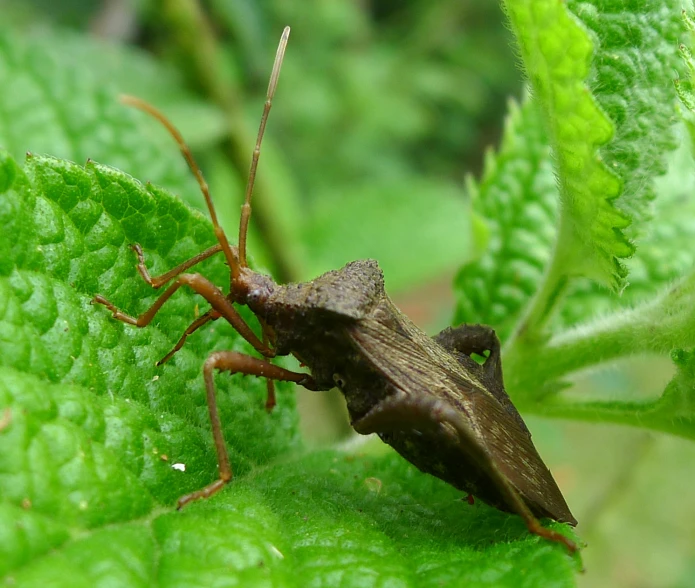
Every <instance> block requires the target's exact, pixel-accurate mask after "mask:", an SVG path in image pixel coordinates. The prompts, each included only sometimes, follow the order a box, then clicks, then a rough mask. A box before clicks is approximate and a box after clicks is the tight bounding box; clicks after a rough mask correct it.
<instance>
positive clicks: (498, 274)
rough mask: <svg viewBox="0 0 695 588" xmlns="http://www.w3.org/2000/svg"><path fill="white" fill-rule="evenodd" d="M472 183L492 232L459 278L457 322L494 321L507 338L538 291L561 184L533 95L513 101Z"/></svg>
mask: <svg viewBox="0 0 695 588" xmlns="http://www.w3.org/2000/svg"><path fill="white" fill-rule="evenodd" d="M467 186H468V193H469V195H470V198H471V201H472V207H473V210H474V211H475V213H477V214H479V215H480V216H482V217H483V218H484V219H485V221H486V222H487V225H488V229H489V237H488V243H487V246H486V248H485V250H484V251H483V253H482V254H481V256H480V258H479V259H476V260H475V261H473V262H472V263H470V264H468V265H465V266H463V268H462V269H461V271H460V272H459V274H458V275H457V277H456V281H455V289H456V303H457V305H456V312H455V316H454V324H459V323H477V322H480V323H485V324H489V325H494V326H495V329H496V330H497V333H498V335H499V337H500V338H501V339H502V340H504V339H506V338H507V336H508V335H509V333H510V331H511V330H512V328H513V327H514V325H515V324H516V322H517V321H518V319H519V315H520V313H521V311H522V309H523V308H524V306H525V305H526V303H527V302H528V300H529V299H530V298H531V296H532V295H533V293H534V292H535V290H536V288H537V286H538V283H539V282H540V280H541V277H542V275H543V269H544V267H545V265H546V263H547V261H548V259H549V258H550V253H551V249H552V243H553V240H554V239H555V236H556V230H555V224H554V222H553V221H554V219H555V217H556V215H557V210H556V209H557V200H558V190H557V186H556V185H555V179H554V177H553V171H552V160H551V155H550V148H549V147H548V142H547V137H546V133H545V129H544V127H543V121H542V118H541V113H540V112H539V110H538V108H537V105H536V104H535V103H534V102H533V101H531V100H525V101H524V104H523V105H522V106H520V107H519V106H517V105H516V103H514V102H510V103H509V114H508V116H507V120H506V123H505V127H504V135H503V138H502V144H501V147H500V150H499V152H498V153H497V154H494V153H493V152H492V151H490V152H488V154H487V157H486V159H485V170H484V172H483V177H482V178H481V180H480V183H479V184H478V185H476V183H475V182H474V181H473V180H472V179H470V178H469V181H468V183H467Z"/></svg>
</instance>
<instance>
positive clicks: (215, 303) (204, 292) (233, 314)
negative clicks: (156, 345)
mask: <svg viewBox="0 0 695 588" xmlns="http://www.w3.org/2000/svg"><path fill="white" fill-rule="evenodd" d="M181 286H188V287H189V288H191V289H193V290H194V291H195V292H197V293H198V294H200V295H201V296H202V297H203V298H205V300H207V301H208V302H209V303H210V305H211V306H212V308H213V310H215V311H216V312H217V313H219V315H220V317H222V318H224V319H225V320H226V321H227V322H228V323H229V324H230V325H232V327H234V329H235V330H236V331H237V332H238V333H239V334H240V335H241V336H242V337H243V338H244V339H246V340H247V341H248V342H249V343H250V344H251V345H252V346H253V348H254V349H255V350H256V351H258V352H259V353H260V354H261V355H264V356H265V357H274V356H275V351H274V350H273V349H271V348H270V347H268V346H267V345H264V344H263V342H262V341H261V340H260V339H259V338H258V337H257V336H256V334H255V333H254V332H253V331H252V330H251V327H249V326H248V325H247V324H246V323H245V322H244V319H243V318H241V315H240V314H239V313H238V312H237V311H236V309H235V308H234V306H233V305H232V303H231V302H230V301H229V300H228V299H227V298H226V297H225V295H224V294H223V293H222V291H221V290H220V289H219V288H218V287H217V286H215V284H213V283H212V282H211V281H210V280H208V279H207V278H205V277H204V276H201V275H200V274H182V275H180V276H179V277H178V278H177V279H176V281H175V282H174V283H173V284H171V286H169V287H168V288H167V289H166V290H165V291H164V293H163V294H162V295H161V296H160V297H159V298H157V300H156V301H155V303H154V304H153V305H152V306H151V307H150V308H149V309H147V310H146V311H145V312H143V313H142V314H141V315H140V316H138V317H137V318H134V317H132V316H130V315H127V314H125V313H124V312H121V311H120V310H119V309H118V308H116V307H115V306H114V305H113V304H112V303H111V302H109V301H108V300H106V298H104V297H103V296H95V297H94V298H93V299H92V303H93V304H94V303H96V304H103V305H104V306H106V308H108V309H109V310H110V311H111V313H112V314H113V317H114V318H115V319H117V320H119V321H122V322H124V323H128V324H129V325H134V326H136V327H140V328H142V327H146V326H147V325H149V324H150V322H152V319H153V318H154V317H155V315H156V314H157V312H159V309H160V308H161V307H162V306H163V305H164V303H165V302H166V301H167V300H169V298H171V296H172V295H173V294H174V292H176V291H177V290H178V289H179V288H180V287H181Z"/></svg>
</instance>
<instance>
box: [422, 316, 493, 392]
mask: <svg viewBox="0 0 695 588" xmlns="http://www.w3.org/2000/svg"><path fill="white" fill-rule="evenodd" d="M434 340H435V341H436V342H437V343H439V344H440V345H441V346H442V347H444V349H448V350H450V351H458V352H460V353H463V354H465V355H471V353H477V354H478V355H482V354H483V353H484V352H485V351H489V352H490V355H489V356H488V358H487V359H486V360H485V363H484V364H483V368H484V370H485V372H486V374H487V375H488V376H489V377H491V378H493V379H494V380H496V381H497V382H498V383H499V384H500V385H501V384H502V362H501V361H500V359H501V358H500V340H499V339H498V338H497V334H496V333H495V330H494V329H493V328H491V327H488V326H487V325H459V326H458V327H448V328H446V329H444V330H443V331H442V332H441V333H439V334H438V335H435V336H434Z"/></svg>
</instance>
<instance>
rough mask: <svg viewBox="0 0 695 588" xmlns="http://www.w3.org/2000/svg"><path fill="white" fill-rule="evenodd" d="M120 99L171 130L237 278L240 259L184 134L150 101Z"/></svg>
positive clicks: (124, 97)
mask: <svg viewBox="0 0 695 588" xmlns="http://www.w3.org/2000/svg"><path fill="white" fill-rule="evenodd" d="M120 101H121V102H122V103H123V104H127V105H128V106H134V107H135V108H138V109H139V110H142V111H143V112H145V113H147V114H149V115H150V116H152V117H154V118H156V119H157V120H158V121H159V122H160V123H162V125H164V127H165V128H166V130H167V131H169V134H170V135H171V136H172V137H173V138H174V140H175V141H176V143H177V145H178V146H179V149H180V150H181V153H182V154H183V156H184V158H185V159H186V162H187V163H188V167H190V168H191V171H192V172H193V175H194V176H195V179H196V180H197V181H198V185H199V186H200V191H201V192H202V193H203V196H204V197H205V202H206V204H207V206H208V211H209V212H210V220H212V226H213V228H214V230H215V236H216V237H217V240H218V241H219V242H220V245H221V246H222V251H224V256H225V257H226V258H227V263H228V264H229V267H230V270H231V272H232V276H233V277H235V278H236V277H238V276H239V267H240V266H239V261H238V259H237V258H236V255H234V252H233V251H232V248H231V247H230V245H229V241H227V235H225V233H224V230H223V229H222V227H221V226H220V223H219V222H218V220H217V213H216V212H215V207H214V205H213V204H212V198H211V197H210V190H209V188H208V184H207V182H206V181H205V178H204V177H203V172H201V171H200V167H198V164H197V163H196V161H195V159H193V154H192V153H191V150H190V149H189V148H188V145H186V142H185V141H184V140H183V136H182V135H181V133H179V131H178V129H177V128H176V127H175V126H174V125H173V124H172V123H171V121H169V119H168V118H167V117H166V116H164V114H162V112H161V111H159V110H158V109H156V108H155V107H154V106H152V105H151V104H150V103H149V102H145V101H144V100H141V99H140V98H136V97H135V96H129V95H127V94H124V95H122V96H120ZM243 265H244V266H245V265H246V263H244V264H243Z"/></svg>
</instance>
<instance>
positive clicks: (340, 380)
mask: <svg viewBox="0 0 695 588" xmlns="http://www.w3.org/2000/svg"><path fill="white" fill-rule="evenodd" d="M333 381H334V382H335V385H336V386H337V387H338V388H344V387H345V378H343V376H341V375H340V374H333Z"/></svg>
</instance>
